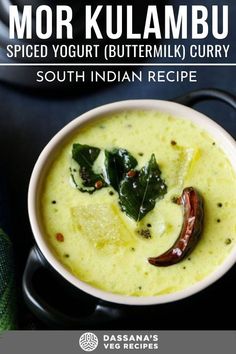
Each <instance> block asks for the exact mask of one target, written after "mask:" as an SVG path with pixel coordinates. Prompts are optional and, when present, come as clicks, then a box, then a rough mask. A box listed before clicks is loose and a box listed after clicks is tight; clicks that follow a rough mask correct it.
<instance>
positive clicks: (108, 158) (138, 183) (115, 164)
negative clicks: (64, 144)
mask: <svg viewBox="0 0 236 354" xmlns="http://www.w3.org/2000/svg"><path fill="white" fill-rule="evenodd" d="M103 152H104V162H103V164H104V166H101V168H100V170H101V172H99V173H98V172H95V168H94V166H95V163H96V161H97V159H98V157H99V155H100V153H101V149H99V148H96V147H91V146H88V145H81V144H74V145H73V148H72V159H73V160H74V162H75V163H77V165H78V168H76V169H74V168H73V167H71V168H70V171H71V177H72V181H73V182H74V184H75V186H76V187H77V188H78V189H79V190H80V191H81V192H88V193H93V192H95V191H96V190H97V189H101V188H103V187H108V186H110V187H113V188H114V190H115V191H116V192H117V193H118V195H119V203H120V207H121V210H122V211H124V212H125V213H126V214H127V215H128V216H129V217H131V218H132V219H134V220H135V221H137V222H138V221H140V220H141V219H142V218H144V216H145V215H146V214H147V213H148V212H149V211H151V210H152V209H153V208H154V207H155V204H156V201H157V200H158V199H161V198H163V197H164V195H165V194H166V192H167V186H166V184H165V182H164V180H163V179H162V178H161V170H160V168H159V166H158V164H157V161H156V158H155V155H154V154H152V156H151V158H150V160H149V162H148V163H147V164H146V165H145V166H144V167H142V168H141V169H140V170H138V169H136V167H137V164H138V162H137V160H136V159H135V157H133V156H132V155H131V154H130V153H129V152H128V151H127V150H125V149H113V150H112V151H108V150H105V151H103Z"/></svg>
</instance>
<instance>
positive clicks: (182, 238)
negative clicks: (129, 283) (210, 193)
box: [148, 187, 204, 267]
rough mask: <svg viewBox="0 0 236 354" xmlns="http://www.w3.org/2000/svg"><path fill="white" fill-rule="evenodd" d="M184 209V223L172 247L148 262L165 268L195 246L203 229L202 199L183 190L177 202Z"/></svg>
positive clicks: (198, 195) (197, 194)
mask: <svg viewBox="0 0 236 354" xmlns="http://www.w3.org/2000/svg"><path fill="white" fill-rule="evenodd" d="M177 203H178V204H181V205H182V206H183V209H184V221H183V226H182V229H181V232H180V235H179V237H178V239H177V240H176V242H175V243H174V245H173V246H172V247H171V248H170V249H169V250H168V251H166V252H165V253H163V254H162V255H160V256H158V257H151V258H149V259H148V262H149V263H150V264H152V265H155V266H158V267H166V266H169V265H173V264H176V263H178V262H180V261H181V260H183V259H184V258H185V257H186V256H187V255H189V253H190V252H191V251H192V250H193V248H194V247H195V246H196V244H197V242H198V240H199V238H200V236H201V233H202V229H203V219H204V210H203V199H202V197H201V196H200V194H199V193H198V192H197V191H196V190H195V189H194V188H193V187H188V188H185V189H184V190H183V193H182V196H181V197H180V198H179V199H178V200H177Z"/></svg>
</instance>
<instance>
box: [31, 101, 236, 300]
mask: <svg viewBox="0 0 236 354" xmlns="http://www.w3.org/2000/svg"><path fill="white" fill-rule="evenodd" d="M125 110H149V111H159V112H166V113H169V114H170V115H174V116H175V117H176V118H177V119H178V118H180V119H184V120H188V121H192V122H193V123H195V124H197V125H198V126H200V127H201V128H202V129H203V130H205V131H207V132H208V133H209V134H210V136H212V137H214V139H216V140H217V141H218V143H219V145H220V146H221V147H222V144H225V146H224V148H223V150H224V152H225V153H226V155H227V157H228V158H229V159H230V161H231V164H232V166H233V168H234V170H235V172H236V157H234V156H236V142H235V140H234V139H233V138H232V137H231V135H230V134H229V133H227V132H226V131H225V129H224V128H222V127H221V126H220V125H219V124H217V123H216V122H215V121H213V120H212V119H210V118H209V117H207V116H206V115H204V114H202V113H200V112H198V111H196V110H194V109H192V108H190V107H187V106H184V105H182V104H179V103H176V102H173V101H166V100H153V99H148V100H143V99H137V100H125V101H118V102H113V103H109V104H105V105H102V106H99V107H97V108H94V109H92V110H89V111H88V112H86V113H83V114H82V115H80V116H78V117H77V118H75V119H73V120H72V121H71V122H70V123H68V124H67V125H65V126H64V128H62V129H61V130H60V131H59V132H58V133H57V134H56V135H55V136H54V137H53V138H52V139H51V140H50V141H49V143H48V144H47V145H46V146H45V148H44V149H43V151H42V152H41V154H40V156H39V157H38V160H37V162H36V164H35V166H34V169H33V172H32V175H31V178H30V183H29V189H28V214H29V220H30V224H31V229H32V232H33V235H34V239H35V241H36V244H37V246H38V247H39V249H40V250H41V252H42V254H43V256H44V257H45V258H46V260H47V261H48V263H49V264H50V265H51V266H52V267H53V269H54V270H55V271H57V272H58V273H59V274H60V275H61V276H62V277H63V278H64V279H66V280H67V281H68V282H69V283H71V284H72V285H74V286H75V287H76V288H78V289H79V290H82V291H84V292H85V293H88V294H89V295H92V296H94V297H96V298H99V299H102V300H104V301H108V302H111V303H117V304H123V305H145V306H146V305H156V304H163V303H168V302H174V301H177V300H181V299H184V298H186V297H189V296H191V295H194V294H196V293H198V292H199V291H201V290H203V289H205V288H206V287H208V286H209V285H211V284H212V283H214V282H215V281H217V280H218V279H219V278H221V277H222V276H223V275H224V274H225V273H226V272H227V271H228V270H229V269H230V268H231V267H232V266H233V265H234V264H235V262H236V247H234V248H233V249H232V250H231V252H230V253H229V255H228V257H226V259H225V260H224V261H223V262H222V263H221V264H220V265H219V266H218V267H217V268H216V269H215V271H213V272H212V273H210V274H209V275H207V276H206V277H205V278H204V279H203V280H201V281H199V282H197V283H195V284H193V285H190V286H189V287H187V288H185V289H182V290H180V291H177V292H174V293H171V294H164V295H156V296H142V297H138V296H130V295H120V294H116V293H111V292H107V291H105V290H101V289H99V288H96V287H93V286H92V285H90V284H88V283H86V282H84V281H82V280H80V279H79V278H77V277H76V276H74V275H73V274H72V273H71V272H70V271H69V270H68V269H67V268H66V267H65V266H63V265H62V263H60V261H59V260H58V259H57V258H56V257H55V256H54V254H53V252H52V251H51V250H50V248H49V245H48V244H47V242H46V241H45V239H44V236H43V232H42V230H41V229H40V222H39V218H38V217H37V214H39V211H38V186H39V185H40V178H41V175H42V171H43V169H44V167H45V166H46V162H48V161H49V158H50V157H51V156H52V155H53V153H55V151H56V150H57V148H58V145H59V143H60V142H61V141H62V140H64V139H66V138H68V137H69V136H70V135H73V132H74V131H75V130H76V129H79V127H80V126H81V125H83V124H85V123H87V122H88V121H90V120H93V119H98V118H99V117H101V116H103V115H104V116H105V115H109V114H112V113H115V112H117V111H125ZM226 148H227V149H228V150H227V151H226ZM230 156H231V158H230ZM232 159H234V160H235V161H234V164H233V163H232Z"/></svg>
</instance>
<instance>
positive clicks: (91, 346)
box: [79, 332, 98, 352]
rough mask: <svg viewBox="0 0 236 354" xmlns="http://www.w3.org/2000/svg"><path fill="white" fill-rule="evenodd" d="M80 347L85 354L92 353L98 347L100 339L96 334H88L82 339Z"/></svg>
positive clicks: (83, 335)
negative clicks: (86, 353)
mask: <svg viewBox="0 0 236 354" xmlns="http://www.w3.org/2000/svg"><path fill="white" fill-rule="evenodd" d="M79 345H80V347H81V349H83V350H84V351H85V352H92V351H93V350H95V349H96V348H97V346H98V337H97V336H96V335H95V334H94V333H91V332H86V333H84V334H82V336H81V337H80V339H79Z"/></svg>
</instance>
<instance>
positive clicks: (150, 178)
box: [119, 154, 167, 221]
mask: <svg viewBox="0 0 236 354" xmlns="http://www.w3.org/2000/svg"><path fill="white" fill-rule="evenodd" d="M166 192H167V186H166V184H165V182H164V181H163V180H162V178H161V171H160V169H159V166H158V164H157V162H156V158H155V155H154V154H152V156H151V159H150V161H149V162H148V164H147V165H146V166H144V167H143V168H142V169H141V170H140V171H139V172H137V173H136V174H135V175H134V176H133V177H128V176H126V177H125V178H124V179H123V180H122V181H121V184H120V189H119V199H120V205H121V209H122V210H123V211H124V212H125V213H126V214H127V215H128V216H129V217H131V218H133V219H134V220H136V221H140V220H141V219H142V218H143V217H144V216H145V215H146V214H147V213H148V212H149V211H151V210H152V209H153V208H154V207H155V204H156V200H157V199H160V198H163V196H164V195H165V194H166Z"/></svg>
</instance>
